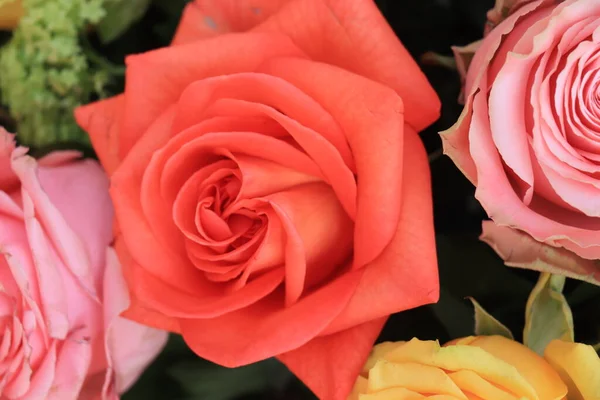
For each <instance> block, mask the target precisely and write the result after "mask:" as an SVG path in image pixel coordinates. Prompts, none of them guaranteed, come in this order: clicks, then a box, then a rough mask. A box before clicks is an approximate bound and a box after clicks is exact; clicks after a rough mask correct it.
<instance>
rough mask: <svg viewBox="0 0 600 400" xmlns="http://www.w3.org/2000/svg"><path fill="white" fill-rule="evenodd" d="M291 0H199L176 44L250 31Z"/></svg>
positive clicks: (183, 20)
mask: <svg viewBox="0 0 600 400" xmlns="http://www.w3.org/2000/svg"><path fill="white" fill-rule="evenodd" d="M288 1H289V0H221V1H215V0H196V1H193V2H191V3H190V4H188V5H187V6H186V7H185V9H184V11H183V15H182V16H181V21H180V22H179V26H178V27H177V32H175V37H174V38H173V43H172V44H173V45H178V44H183V43H189V42H193V41H196V40H199V39H206V38H209V37H212V36H216V35H221V34H223V33H228V32H240V31H246V30H248V29H250V28H252V27H253V26H255V25H258V24H259V23H261V22H262V21H264V20H265V19H266V18H268V17H270V16H271V15H272V14H274V13H275V12H276V11H277V10H279V8H280V7H281V6H282V5H283V4H285V3H286V2H288Z"/></svg>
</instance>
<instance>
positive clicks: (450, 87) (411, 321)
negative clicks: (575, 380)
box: [97, 0, 600, 400]
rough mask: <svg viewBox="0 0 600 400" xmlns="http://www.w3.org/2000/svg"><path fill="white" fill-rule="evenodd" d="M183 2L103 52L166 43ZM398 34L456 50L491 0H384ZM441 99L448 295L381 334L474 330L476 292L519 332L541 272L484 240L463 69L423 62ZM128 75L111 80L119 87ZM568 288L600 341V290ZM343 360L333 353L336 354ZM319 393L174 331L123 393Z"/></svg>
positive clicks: (582, 320)
mask: <svg viewBox="0 0 600 400" xmlns="http://www.w3.org/2000/svg"><path fill="white" fill-rule="evenodd" d="M184 3H185V1H184V0H155V1H153V3H152V5H151V7H150V9H149V10H148V12H147V13H146V14H145V16H144V17H143V18H142V19H141V20H140V21H139V22H138V23H136V24H135V25H133V26H132V27H131V28H130V29H129V30H128V31H127V32H126V33H125V34H124V35H123V36H122V37H120V38H119V39H118V40H117V41H115V42H112V43H111V44H110V45H108V46H100V45H99V43H97V45H98V47H99V51H101V52H102V54H105V55H107V56H108V57H109V58H110V59H111V61H113V62H114V63H116V64H120V63H122V62H123V58H124V56H125V55H126V54H128V53H138V52H141V51H145V50H149V49H152V48H157V47H161V46H165V45H167V44H168V43H169V41H170V39H171V36H172V34H173V32H174V29H175V27H176V24H177V21H178V19H179V15H180V13H181V10H182V9H183V5H184ZM376 3H377V4H378V6H379V8H380V9H381V11H382V13H383V14H384V15H385V17H386V18H387V20H388V22H389V23H390V25H391V26H392V27H393V29H394V30H395V32H396V34H397V35H398V37H399V38H400V39H401V40H402V42H403V43H404V45H405V46H406V47H407V48H408V50H409V51H410V52H411V53H412V55H413V56H414V57H415V59H417V60H419V59H420V57H421V55H422V54H423V53H425V52H430V51H433V52H437V53H440V54H443V55H451V51H450V46H452V45H465V44H467V43H470V42H472V41H475V40H478V39H480V38H481V35H482V32H483V26H484V23H485V14H486V12H487V10H488V9H490V8H491V7H492V6H493V0H377V1H376ZM421 66H422V68H423V70H424V72H425V73H426V75H427V77H428V78H429V80H430V82H431V84H432V85H433V87H434V88H435V89H436V91H437V93H438V95H439V96H440V98H441V99H442V103H443V106H442V115H441V117H440V119H439V120H438V121H437V122H436V123H435V124H434V125H433V126H431V127H430V128H429V129H427V130H426V131H424V132H423V133H422V138H423V141H424V143H425V145H426V147H427V150H428V152H429V154H430V155H431V169H432V179H433V198H434V214H435V225H436V232H437V243H438V257H439V264H440V279H441V287H442V289H441V300H440V302H439V303H438V304H435V305H430V306H425V307H420V308H418V309H415V310H410V311H406V312H403V313H401V314H397V315H394V316H392V317H391V318H390V320H389V322H388V323H387V325H386V327H385V329H384V331H383V332H382V334H381V337H380V340H394V341H397V340H408V339H411V338H412V337H419V338H420V339H439V340H440V342H445V341H447V340H450V339H451V338H456V337H460V336H466V335H470V334H472V333H473V310H472V307H471V305H470V303H469V302H468V301H467V300H465V297H466V296H473V297H474V298H476V299H477V300H478V301H479V302H480V303H481V304H482V305H483V306H484V307H485V308H486V309H487V310H488V311H489V312H490V313H491V314H493V315H494V316H496V317H497V318H498V319H499V320H500V321H502V322H503V323H505V324H506V325H507V326H508V327H509V328H511V330H512V331H513V332H514V333H515V336H516V337H517V339H519V338H520V337H521V331H522V328H523V321H524V308H525V303H526V300H527V296H528V295H529V292H530V291H531V289H532V287H533V284H534V283H535V281H536V279H537V274H536V273H533V272H529V271H519V270H514V269H510V268H507V267H505V266H504V265H503V264H502V262H501V261H500V259H499V258H498V257H497V256H496V255H495V254H494V253H493V251H491V250H490V249H489V248H488V247H487V246H486V245H485V244H483V243H481V242H480V241H479V240H478V236H479V234H480V229H481V221H482V219H484V218H485V214H484V212H483V210H482V209H481V207H480V206H479V205H478V203H477V202H476V201H475V199H474V197H473V193H474V188H473V187H472V185H471V184H470V183H469V182H468V181H467V180H466V179H465V178H464V177H463V175H462V174H461V173H460V172H459V171H458V169H457V168H456V167H455V166H454V164H453V163H452V162H451V161H450V160H449V159H448V158H447V157H445V156H443V155H441V154H440V150H441V143H440V139H439V136H438V134H437V132H439V131H441V130H444V129H447V128H448V127H450V126H451V125H452V124H453V123H454V122H455V121H456V119H457V118H458V115H459V113H460V111H461V109H462V107H461V105H460V104H458V102H457V99H458V94H459V90H460V82H459V78H458V75H457V73H456V72H455V71H453V70H451V69H448V68H445V67H441V66H434V65H421ZM122 85H123V82H117V83H115V85H114V87H113V88H112V89H113V90H114V92H115V93H118V92H119V91H120V90H121V88H122ZM565 293H566V294H567V298H568V300H569V302H570V305H571V307H572V309H573V314H574V317H575V326H576V339H577V340H580V341H586V342H589V343H597V342H598V341H599V340H600V321H599V320H598V318H597V316H598V315H600V313H599V311H600V289H599V288H597V287H593V286H591V285H588V284H584V283H579V282H569V283H568V284H567V287H566V290H565ZM332 362H335V361H332ZM313 398H314V396H313V395H312V394H311V393H310V392H309V391H308V390H307V389H306V388H305V387H304V386H303V385H302V383H301V382H299V381H298V380H297V379H295V378H294V377H293V376H292V375H291V374H290V373H289V371H287V369H286V368H285V367H284V366H283V365H281V364H280V363H278V362H277V361H275V360H268V361H265V362H262V363H259V364H255V365H252V366H248V367H244V368H239V369H235V370H230V369H225V368H221V367H218V366H215V365H213V364H210V363H208V362H205V361H203V360H199V359H198V358H197V357H196V356H195V355H194V354H193V353H191V352H190V351H189V350H188V349H187V348H186V346H185V344H184V343H183V342H182V340H181V339H180V338H179V337H176V336H173V337H172V338H171V340H170V342H169V344H168V346H167V348H166V349H165V351H164V352H163V354H162V355H161V356H160V357H159V358H158V360H157V361H156V362H155V363H154V364H153V365H152V366H151V367H150V368H149V369H148V370H147V371H146V373H145V374H144V376H143V377H142V378H141V379H140V381H139V382H138V383H137V385H136V386H135V387H134V388H133V389H132V390H131V391H130V392H129V393H128V394H126V395H125V396H123V399H124V400H137V399H140V400H141V399H144V400H148V399H160V400H163V399H169V400H171V399H172V400H196V399H198V400H200V399H206V400H250V399H282V400H283V399H285V400H296V399H297V400H300V399H313Z"/></svg>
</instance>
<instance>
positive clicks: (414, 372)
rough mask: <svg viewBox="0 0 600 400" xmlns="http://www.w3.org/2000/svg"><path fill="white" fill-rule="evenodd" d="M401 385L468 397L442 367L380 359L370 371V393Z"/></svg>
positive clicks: (416, 389) (458, 396) (411, 388)
mask: <svg viewBox="0 0 600 400" xmlns="http://www.w3.org/2000/svg"><path fill="white" fill-rule="evenodd" d="M394 387H401V388H404V389H409V390H412V391H415V392H418V393H432V394H448V395H452V396H454V397H457V398H459V399H463V400H467V397H466V396H465V395H464V394H463V393H462V391H461V390H460V389H459V388H458V386H456V384H455V383H454V382H452V379H450V378H449V377H448V375H446V373H445V372H444V371H442V370H441V369H440V368H436V367H432V366H428V365H421V364H415V363H393V362H388V361H385V360H380V361H378V362H377V363H376V364H375V366H374V367H373V368H371V370H370V371H369V393H371V392H378V391H381V390H384V389H390V388H394Z"/></svg>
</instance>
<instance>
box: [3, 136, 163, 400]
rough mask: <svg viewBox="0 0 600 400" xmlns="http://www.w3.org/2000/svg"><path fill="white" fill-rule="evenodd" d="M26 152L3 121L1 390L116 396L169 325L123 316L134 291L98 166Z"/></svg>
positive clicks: (38, 399)
mask: <svg viewBox="0 0 600 400" xmlns="http://www.w3.org/2000/svg"><path fill="white" fill-rule="evenodd" d="M26 152H27V149H25V148H15V144H14V139H13V137H12V135H9V134H8V133H7V132H6V131H5V130H4V129H2V128H0V398H2V399H11V400H12V399H28V400H42V399H43V400H71V399H82V400H86V399H111V400H112V399H118V394H119V393H122V392H123V391H125V390H126V389H127V388H128V387H130V386H131V385H132V384H133V383H134V381H135V380H136V379H137V378H138V376H139V375H140V374H141V372H142V371H143V369H144V368H145V367H146V366H147V364H148V363H150V362H151V361H152V359H153V358H154V357H155V356H156V355H157V354H158V353H159V351H160V350H161V348H162V347H163V345H164V344H165V341H166V339H167V334H166V333H165V332H161V331H157V330H154V329H150V328H147V327H144V326H141V325H138V324H136V323H133V322H131V321H127V320H125V319H123V318H121V317H119V314H120V313H121V312H122V311H123V310H125V309H126V308H127V307H128V303H129V299H128V294H127V289H126V285H125V282H124V280H123V276H122V273H121V270H120V265H119V262H118V260H117V258H116V256H115V253H114V251H113V249H112V248H111V247H110V244H111V242H112V239H113V238H112V228H111V223H112V218H113V210H112V205H111V202H110V198H109V195H108V180H107V178H106V176H105V175H104V173H103V171H102V169H101V168H100V166H99V165H98V164H97V163H96V162H95V161H92V160H77V158H76V157H77V155H76V154H74V153H73V152H56V153H53V154H51V155H50V156H48V157H45V158H43V159H41V160H40V161H39V162H36V160H34V159H33V158H32V157H30V156H28V155H26Z"/></svg>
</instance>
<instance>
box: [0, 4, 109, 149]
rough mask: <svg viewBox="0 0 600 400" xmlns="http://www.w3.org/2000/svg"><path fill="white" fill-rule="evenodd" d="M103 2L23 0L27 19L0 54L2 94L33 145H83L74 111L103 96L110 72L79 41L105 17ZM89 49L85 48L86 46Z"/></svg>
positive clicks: (26, 140) (25, 140)
mask: <svg viewBox="0 0 600 400" xmlns="http://www.w3.org/2000/svg"><path fill="white" fill-rule="evenodd" d="M103 1H104V0H23V7H24V9H25V15H24V16H23V18H22V19H21V21H20V23H19V26H18V27H17V29H16V30H15V31H14V35H13V37H12V39H11V40H10V41H9V42H8V43H7V44H6V45H5V46H3V47H2V48H1V49H0V93H1V100H2V103H4V104H5V105H6V106H7V107H8V109H9V111H10V113H11V116H12V117H13V118H14V119H15V120H16V122H17V128H18V138H19V140H20V141H21V142H23V143H25V144H29V145H33V146H43V145H46V144H49V143H53V142H65V141H81V140H84V139H85V134H84V133H83V132H82V131H81V130H80V129H79V127H77V125H76V124H75V121H74V118H73V116H72V111H73V109H74V107H76V106H78V105H80V104H83V103H86V102H88V101H90V100H92V99H93V98H94V97H98V96H102V95H103V94H104V88H105V86H106V85H107V83H108V82H109V80H110V75H111V71H109V69H108V68H106V65H104V64H103V63H102V60H103V59H102V57H99V56H98V57H92V59H90V57H89V54H90V53H91V48H86V47H85V45H83V44H82V41H81V38H82V36H83V33H84V32H85V31H86V29H88V27H89V26H91V25H93V24H96V23H98V22H99V21H100V20H101V19H102V18H103V17H104V15H105V12H104V8H103ZM88 47H89V46H88Z"/></svg>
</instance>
